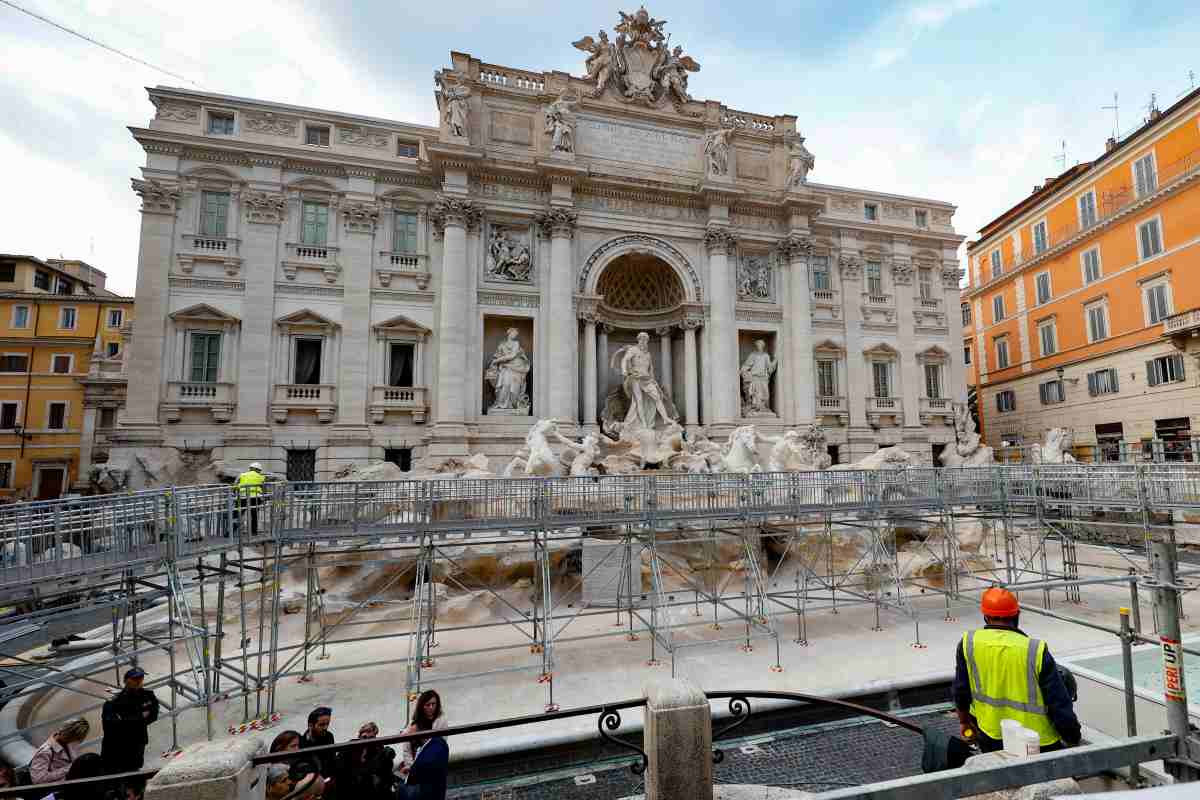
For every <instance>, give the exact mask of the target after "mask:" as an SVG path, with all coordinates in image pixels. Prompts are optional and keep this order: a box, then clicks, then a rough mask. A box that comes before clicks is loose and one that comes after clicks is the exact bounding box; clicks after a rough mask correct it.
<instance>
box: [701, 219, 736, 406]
mask: <svg viewBox="0 0 1200 800" xmlns="http://www.w3.org/2000/svg"><path fill="white" fill-rule="evenodd" d="M704 243H705V245H706V246H707V248H708V272H709V280H710V282H711V286H710V288H709V297H710V298H711V299H710V301H709V327H710V330H709V331H708V341H709V347H710V349H711V351H712V352H711V354H710V358H709V364H710V365H711V366H710V369H711V370H712V381H711V385H712V396H713V402H712V406H713V407H712V408H711V409H708V412H707V413H706V414H705V417H706V419H705V422H707V423H710V424H716V425H719V426H724V427H726V428H729V427H732V426H733V425H734V423H735V421H736V418H737V416H738V378H737V374H738V363H737V362H738V358H737V319H736V317H735V301H736V298H737V293H736V292H735V291H734V286H733V277H732V275H731V274H730V271H729V258H728V256H729V252H730V251H731V250H733V249H734V247H736V246H737V238H736V237H735V236H734V235H733V234H732V233H731V232H730V231H729V230H728V229H726V228H723V227H710V228H709V229H708V230H707V231H706V232H705V234H704Z"/></svg>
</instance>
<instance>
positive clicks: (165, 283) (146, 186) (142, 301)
mask: <svg viewBox="0 0 1200 800" xmlns="http://www.w3.org/2000/svg"><path fill="white" fill-rule="evenodd" d="M133 191H134V192H136V193H137V194H138V195H140V196H141V198H142V230H141V237H140V239H139V243H138V273H137V289H136V292H137V298H138V306H137V314H136V316H135V317H134V320H133V325H134V328H135V330H136V335H135V336H134V338H133V342H132V345H131V346H130V349H129V354H128V361H129V365H130V372H132V374H134V375H137V376H138V391H136V392H130V393H129V399H128V400H127V401H126V404H125V408H126V414H125V419H124V420H122V428H125V427H130V428H136V427H141V428H144V429H145V428H151V429H152V430H145V431H144V435H145V436H146V437H148V438H155V437H157V436H158V435H159V431H158V407H159V403H160V401H161V400H162V390H163V387H164V386H165V381H166V376H165V375H164V374H163V369H164V362H165V361H166V356H167V351H166V344H167V343H166V342H165V341H164V336H165V327H164V324H163V320H165V319H166V317H167V311H168V303H167V295H168V293H169V280H168V274H169V273H170V271H171V263H172V261H173V259H174V250H175V217H176V213H177V211H178V209H179V201H180V193H179V187H177V186H173V185H169V184H164V183H159V182H158V181H143V180H134V181H133ZM129 433H132V431H129Z"/></svg>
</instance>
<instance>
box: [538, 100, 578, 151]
mask: <svg viewBox="0 0 1200 800" xmlns="http://www.w3.org/2000/svg"><path fill="white" fill-rule="evenodd" d="M578 104H579V100H578V98H576V99H572V98H571V96H570V94H569V93H568V92H566V91H564V92H563V93H562V94H561V95H559V97H558V99H557V100H555V101H554V102H553V103H551V104H550V105H548V106H546V109H545V112H544V113H545V115H546V135H548V136H549V137H550V150H551V152H554V153H574V152H575V106H576V105H578Z"/></svg>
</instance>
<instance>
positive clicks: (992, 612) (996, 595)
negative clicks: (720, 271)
mask: <svg viewBox="0 0 1200 800" xmlns="http://www.w3.org/2000/svg"><path fill="white" fill-rule="evenodd" d="M979 607H980V609H981V610H982V611H983V615H984V616H985V617H1015V616H1017V615H1018V614H1020V613H1021V606H1020V605H1019V604H1018V603H1017V596H1016V595H1015V594H1013V593H1012V592H1010V591H1009V590H1008V589H1004V588H1001V587H999V586H993V587H992V588H991V589H988V590H987V591H986V592H984V593H983V599H982V600H981V601H980V603H979Z"/></svg>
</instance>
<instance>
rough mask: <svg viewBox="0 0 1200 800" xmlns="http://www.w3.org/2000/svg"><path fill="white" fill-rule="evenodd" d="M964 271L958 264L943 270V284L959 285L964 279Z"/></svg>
mask: <svg viewBox="0 0 1200 800" xmlns="http://www.w3.org/2000/svg"><path fill="white" fill-rule="evenodd" d="M962 277H963V271H962V270H961V269H959V268H958V267H957V266H954V267H951V268H948V269H943V270H942V286H951V287H953V286H958V283H959V281H961V280H962Z"/></svg>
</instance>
